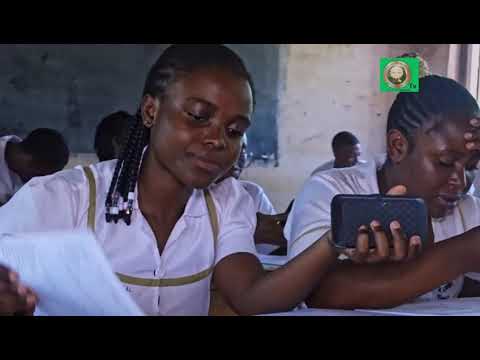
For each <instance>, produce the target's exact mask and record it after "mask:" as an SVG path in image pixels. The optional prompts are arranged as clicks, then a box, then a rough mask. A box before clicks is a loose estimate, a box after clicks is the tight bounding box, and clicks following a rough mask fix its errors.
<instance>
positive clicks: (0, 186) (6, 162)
mask: <svg viewBox="0 0 480 360" xmlns="http://www.w3.org/2000/svg"><path fill="white" fill-rule="evenodd" d="M69 156H70V152H69V150H68V146H67V144H66V143H65V139H64V138H63V136H62V135H61V134H60V133H59V132H57V131H55V130H53V129H36V130H34V131H32V132H31V133H30V134H28V136H27V137H26V138H25V139H24V140H22V139H20V138H19V137H17V136H14V135H11V136H4V137H1V138H0V205H3V204H5V203H6V202H7V201H8V200H9V199H10V198H11V197H12V196H13V194H15V193H16V192H17V191H18V190H19V189H20V188H21V187H22V186H23V184H25V183H26V182H27V181H29V180H30V179H31V178H33V177H35V176H44V175H50V174H53V173H55V172H57V171H60V170H62V169H63V168H64V167H65V165H67V162H68V158H69Z"/></svg>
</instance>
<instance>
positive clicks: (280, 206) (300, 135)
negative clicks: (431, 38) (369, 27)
mask: <svg viewBox="0 0 480 360" xmlns="http://www.w3.org/2000/svg"><path fill="white" fill-rule="evenodd" d="M407 51H417V52H418V53H420V54H421V55H422V56H423V57H424V58H425V59H426V60H427V61H428V62H429V63H430V67H431V70H432V71H433V72H434V73H438V74H443V75H446V73H447V64H448V45H446V44H445V45H425V44H424V45H422V44H397V45H366V44H365V45H364V44H353V45H352V44H344V45H322V44H292V45H284V46H283V47H282V51H281V57H280V58H281V60H280V61H281V63H280V67H279V68H280V71H281V74H280V79H281V80H280V84H281V85H280V86H281V88H280V104H279V118H278V127H279V134H278V136H279V139H278V141H279V167H277V168H261V167H255V168H249V169H247V170H246V171H245V173H244V177H245V178H247V179H249V180H252V181H255V182H257V183H258V184H260V185H261V186H263V187H264V189H265V191H266V192H267V194H268V195H269V197H270V198H271V200H272V202H273V203H274V205H275V206H276V208H277V210H278V211H283V210H284V209H285V208H286V206H287V205H288V203H289V202H290V200H291V199H292V198H293V197H294V196H295V194H296V193H297V192H298V191H299V189H300V187H301V186H302V183H303V182H304V181H305V179H306V178H307V177H308V176H309V174H310V173H311V171H312V170H313V169H314V168H315V167H316V166H318V165H320V164H321V163H323V162H325V161H328V160H330V159H331V158H332V154H331V148H330V142H331V139H332V137H333V136H334V135H335V134H336V133H337V132H339V131H342V130H348V131H352V132H353V133H355V134H356V135H357V136H358V137H359V139H360V141H361V142H362V145H363V150H364V153H365V155H366V156H367V157H368V155H369V154H373V153H378V152H381V151H383V150H384V146H385V128H386V120H387V113H388V109H389V107H390V105H391V103H392V101H393V99H394V95H392V94H391V93H380V91H379V58H380V57H394V56H399V55H401V54H402V53H404V52H407Z"/></svg>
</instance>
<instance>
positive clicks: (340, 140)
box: [332, 131, 360, 151]
mask: <svg viewBox="0 0 480 360" xmlns="http://www.w3.org/2000/svg"><path fill="white" fill-rule="evenodd" d="M357 144H360V141H359V140H358V139H357V137H356V136H355V135H353V134H352V133H351V132H348V131H342V132H339V133H338V134H337V135H335V136H334V137H333V140H332V149H333V151H336V150H338V149H340V148H341V147H343V146H354V145H357Z"/></svg>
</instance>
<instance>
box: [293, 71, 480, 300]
mask: <svg viewBox="0 0 480 360" xmlns="http://www.w3.org/2000/svg"><path fill="white" fill-rule="evenodd" d="M478 125H480V111H479V107H478V104H477V101H476V100H475V99H474V98H473V97H472V96H471V95H470V93H469V92H468V91H467V90H466V89H465V88H464V87H463V86H461V85H460V84H458V83H457V82H455V81H454V80H451V79H448V78H444V77H441V76H436V75H429V76H425V77H423V78H421V79H420V91H419V92H418V93H400V94H398V96H397V97H396V99H395V101H394V103H393V105H392V106H391V109H390V112H389V114H388V124H387V149H388V156H387V159H386V162H385V163H384V164H383V166H381V167H380V168H377V166H376V165H375V164H374V163H367V164H361V165H358V166H356V167H353V168H346V169H332V170H327V171H325V172H321V173H319V174H317V175H316V176H313V177H311V178H310V179H309V180H308V181H307V182H306V184H305V185H304V188H303V189H302V190H301V191H300V194H299V195H298V196H297V197H296V201H295V204H294V207H293V209H292V212H291V215H290V217H289V218H288V220H287V224H286V227H285V237H286V238H287V240H288V242H289V251H288V252H289V256H290V258H295V257H297V256H301V254H302V253H303V252H304V251H306V250H307V249H308V248H309V247H310V246H311V245H312V244H314V243H315V242H316V239H318V238H319V237H321V236H322V235H323V234H324V233H325V232H328V231H329V228H330V222H331V219H330V217H331V214H330V203H331V200H332V198H333V197H334V196H335V195H336V194H339V193H344V194H365V195H366V194H377V193H385V192H386V190H387V189H389V188H390V187H392V186H395V185H403V186H405V187H406V194H407V195H410V196H416V197H421V198H423V199H424V200H425V202H426V204H427V207H428V210H429V213H430V216H431V217H432V232H433V234H432V235H433V236H432V238H431V239H429V241H430V242H429V243H428V245H427V246H426V249H424V252H423V253H422V254H420V255H419V256H418V257H417V258H415V259H413V260H411V261H407V262H405V261H404V262H402V263H398V264H397V263H392V262H390V263H385V264H378V265H375V266H365V265H358V264H353V263H351V262H349V261H341V262H338V263H337V265H336V267H334V268H333V270H332V271H331V272H330V273H329V274H328V275H327V276H326V277H324V278H323V280H322V281H321V282H320V286H319V287H318V288H317V289H316V290H315V291H314V292H313V293H312V294H311V296H310V298H309V300H308V301H307V303H308V304H309V305H310V306H314V307H335V308H366V307H374V308H378V307H393V306H396V305H399V304H401V303H403V302H407V301H410V300H414V299H416V298H417V297H420V300H439V299H448V298H455V297H457V296H467V295H468V296H479V295H480V286H479V284H480V283H479V282H478V281H479V280H480V274H479V273H477V272H479V271H480V228H479V225H480V201H479V200H480V199H478V198H475V197H472V196H468V195H466V196H465V195H464V194H463V190H464V188H465V171H466V170H469V169H471V168H472V167H474V166H476V164H477V162H478V160H479V159H480V152H479V151H478V150H479V149H480V146H479V143H480V142H479V141H478V130H477V128H476V127H475V126H478ZM398 226H399V224H393V227H392V230H393V229H395V228H396V227H398ZM372 227H375V224H374V223H372ZM447 239H448V240H447ZM414 245H415V244H414ZM416 245H417V246H418V245H419V243H417V244H416ZM365 250H366V251H367V250H368V247H367V248H366V249H365ZM384 250H385V254H386V255H387V256H388V252H389V251H391V250H389V248H386V249H384ZM404 251H405V250H404ZM359 254H360V253H359ZM392 258H393V259H394V258H395V255H394V256H393V257H392Z"/></svg>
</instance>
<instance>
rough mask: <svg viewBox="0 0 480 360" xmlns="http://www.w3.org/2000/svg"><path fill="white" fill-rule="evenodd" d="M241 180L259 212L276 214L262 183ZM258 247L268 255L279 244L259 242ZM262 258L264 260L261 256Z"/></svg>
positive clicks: (261, 252)
mask: <svg viewBox="0 0 480 360" xmlns="http://www.w3.org/2000/svg"><path fill="white" fill-rule="evenodd" d="M239 181H240V184H242V186H243V188H244V189H245V190H247V192H248V193H249V194H250V196H251V197H252V199H253V203H254V204H255V209H256V210H257V212H259V213H261V214H265V215H275V214H276V213H277V212H276V211H275V208H274V207H273V205H272V203H271V202H270V199H269V198H268V196H267V194H265V191H263V189H262V187H261V186H260V185H258V184H255V183H253V182H251V181H245V180H239ZM256 248H257V252H258V253H259V254H263V255H268V254H271V253H272V252H274V251H275V250H277V249H278V246H276V245H271V244H257V245H256ZM260 260H262V258H261V257H260Z"/></svg>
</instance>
